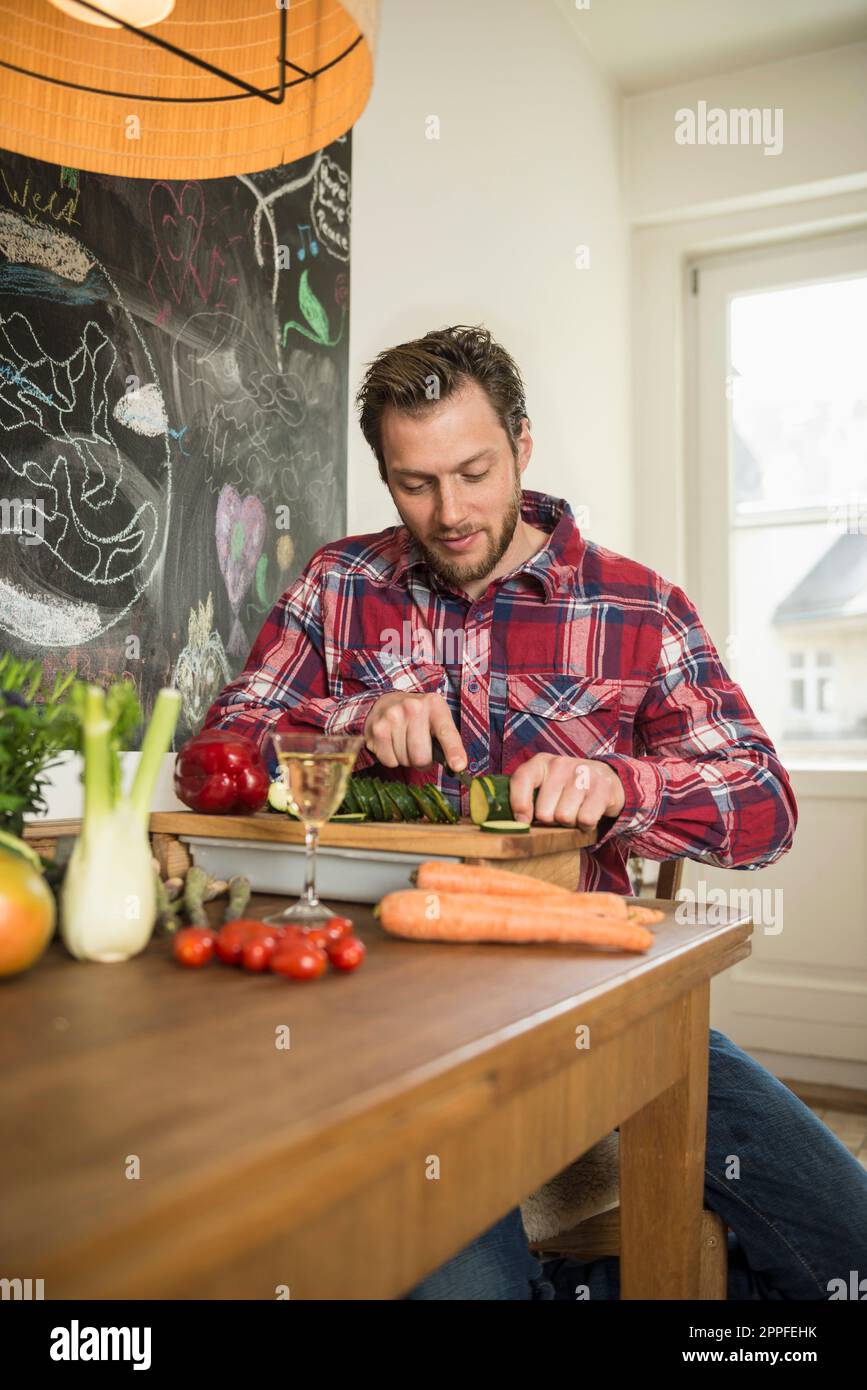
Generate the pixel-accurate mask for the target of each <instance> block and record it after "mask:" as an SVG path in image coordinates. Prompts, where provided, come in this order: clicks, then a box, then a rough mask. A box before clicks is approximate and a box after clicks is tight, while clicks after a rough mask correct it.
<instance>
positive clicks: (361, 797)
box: [355, 777, 379, 820]
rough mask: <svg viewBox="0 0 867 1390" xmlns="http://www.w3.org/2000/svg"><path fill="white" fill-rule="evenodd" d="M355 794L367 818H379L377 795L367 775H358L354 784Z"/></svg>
mask: <svg viewBox="0 0 867 1390" xmlns="http://www.w3.org/2000/svg"><path fill="white" fill-rule="evenodd" d="M355 796H356V799H357V801H358V804H359V805H360V807H361V809H362V811H365V812H366V813H367V818H368V820H378V819H379V797H378V796H377V795H376V792H375V791H374V790H373V787H372V786H371V784H370V778H369V777H360V778H359V779H358V781H357V782H356V784H355Z"/></svg>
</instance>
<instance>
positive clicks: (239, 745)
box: [175, 729, 271, 816]
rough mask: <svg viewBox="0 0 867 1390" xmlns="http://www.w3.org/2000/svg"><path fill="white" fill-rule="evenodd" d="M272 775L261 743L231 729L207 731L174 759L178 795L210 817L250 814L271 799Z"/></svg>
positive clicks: (199, 735) (185, 802) (184, 801)
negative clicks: (269, 792)
mask: <svg viewBox="0 0 867 1390" xmlns="http://www.w3.org/2000/svg"><path fill="white" fill-rule="evenodd" d="M270 781H271V779H270V776H269V774H268V768H267V767H266V765H265V760H264V758H263V756H262V753H261V751H260V749H259V746H258V744H256V743H254V741H253V740H252V739H251V738H248V737H247V736H246V735H245V734H234V733H231V732H230V731H229V730H228V729H204V730H203V731H202V732H201V733H200V734H196V735H195V736H194V737H193V738H191V739H188V740H187V742H186V743H185V744H184V746H183V748H182V749H181V750H180V752H179V753H178V756H177V758H176V759H175V792H176V794H177V796H178V797H179V799H180V800H181V801H183V803H184V805H185V806H189V807H191V808H192V810H194V811H201V812H203V813H204V814H207V815H218V816H219V815H232V814H235V815H248V814H250V813H251V812H253V811H258V810H260V809H261V808H262V807H263V806H264V805H265V802H266V801H267V799H268V788H269V785H270Z"/></svg>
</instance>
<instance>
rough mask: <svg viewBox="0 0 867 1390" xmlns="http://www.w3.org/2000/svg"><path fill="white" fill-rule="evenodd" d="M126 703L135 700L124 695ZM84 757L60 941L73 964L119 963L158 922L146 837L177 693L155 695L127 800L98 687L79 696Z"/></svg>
mask: <svg viewBox="0 0 867 1390" xmlns="http://www.w3.org/2000/svg"><path fill="white" fill-rule="evenodd" d="M128 698H129V699H130V700H132V699H134V698H135V697H134V692H132V691H131V689H130V692H129V697H128ZM78 706H79V711H80V716H79V717H80V719H81V729H82V735H83V752H84V818H83V821H82V826H81V833H80V835H79V836H78V839H77V840H76V842H75V845H74V847H73V850H72V854H71V855H70V858H69V863H68V865H67V869H66V876H65V878H64V881H63V888H62V891H61V899H60V906H61V922H60V934H61V937H62V939H63V942H64V945H65V946H66V949H67V950H68V951H69V952H70V954H71V955H73V956H75V957H76V959H78V960H94V961H103V962H111V961H121V960H128V959H129V957H130V956H134V955H137V954H138V953H139V951H143V950H144V948H145V946H146V945H147V943H148V941H149V940H150V937H151V933H152V931H153V929H154V924H155V922H156V918H157V900H156V883H155V881H154V868H153V864H152V862H151V847H150V839H149V836H148V823H149V819H150V805H151V801H152V800H153V790H154V784H155V782H156V778H157V773H158V772H159V766H160V762H161V761H162V758H163V756H164V755H165V753H167V752H168V749H169V746H170V744H171V741H172V735H173V733H174V729H175V724H176V722H177V717H178V711H179V707H180V694H179V692H178V691H177V690H170V689H168V688H165V689H163V690H161V691H160V692H159V694H158V695H157V699H156V703H155V705H154V711H153V715H152V716H151V721H150V724H149V725H148V728H147V732H146V733H145V736H144V739H143V741H142V746H141V756H140V758H139V764H138V767H137V768H136V773H135V777H134V779H133V784H132V787H131V789H130V792H129V795H128V796H124V795H123V793H122V791H121V788H120V772H119V763H118V762H117V755H116V753H115V752H114V750H113V749H112V747H111V744H110V735H111V732H112V727H113V726H112V721H111V719H110V718H109V715H108V712H107V710H106V700H105V693H104V692H103V690H101V689H100V687H99V686H97V685H87V686H84V687H83V688H82V690H81V692H80V694H79V698H78Z"/></svg>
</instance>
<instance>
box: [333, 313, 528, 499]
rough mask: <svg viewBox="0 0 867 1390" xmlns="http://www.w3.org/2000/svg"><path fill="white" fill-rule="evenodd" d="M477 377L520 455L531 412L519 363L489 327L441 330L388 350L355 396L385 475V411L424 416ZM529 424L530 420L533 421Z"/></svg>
mask: <svg viewBox="0 0 867 1390" xmlns="http://www.w3.org/2000/svg"><path fill="white" fill-rule="evenodd" d="M468 381H477V382H478V384H479V386H481V388H482V390H483V391H484V393H485V395H486V396H487V398H488V400H489V401H490V403H491V406H492V407H493V410H494V413H495V414H496V416H497V419H498V420H499V421H500V424H501V425H502V426H503V429H504V430H505V431H506V434H507V436H508V439H509V445H510V447H511V450H512V454H513V455H514V456H515V457H517V451H516V449H515V441H516V440H517V438H518V436H519V435H520V433H521V420H522V419H523V417H524V416H525V415H526V414H527V408H526V404H525V401H524V383H523V381H522V380H521V373H520V372H519V370H518V368H517V366H516V364H515V362H514V361H513V360H512V358H511V357H510V356H509V354H508V353H507V352H506V350H505V348H503V347H500V344H499V343H496V342H494V339H493V338H492V337H491V335H490V333H489V332H488V330H487V328H483V327H481V325H479V326H477V327H466V326H464V325H458V326H456V327H453V328H440V329H436V330H435V331H434V332H432V333H426V334H425V335H424V337H423V338H416V339H415V340H414V341H413V342H410V343H399V344H398V346H397V347H392V348H387V349H386V350H385V352H381V353H380V354H379V356H378V357H376V358H374V360H373V362H371V363H370V364H369V365H368V368H367V372H366V374H365V377H364V380H363V382H362V383H361V387H360V388H359V391H358V395H357V396H356V398H355V403H356V406H357V407H358V410H359V423H360V425H361V431H362V433H363V435H364V437H365V439H366V440H367V442H368V444H369V445H370V447H371V449H372V450H373V452H374V454H375V455H376V461H377V463H378V464H379V475H380V477H381V478H382V481H383V482H387V481H388V475H387V472H386V467H385V458H384V456H383V452H382V428H381V422H382V412H383V410H384V409H385V407H386V406H388V405H392V406H394V407H395V409H396V410H402V411H405V412H406V413H407V414H408V415H421V414H423V413H424V411H425V410H429V409H431V408H432V407H433V406H435V405H436V404H437V402H438V401H440V400H444V399H445V398H446V397H447V396H451V395H452V394H454V393H455V392H458V391H460V390H461V388H462V387H463V386H465V385H466V383H467V382H468ZM528 423H529V421H528Z"/></svg>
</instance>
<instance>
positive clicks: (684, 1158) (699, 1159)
mask: <svg viewBox="0 0 867 1390" xmlns="http://www.w3.org/2000/svg"><path fill="white" fill-rule="evenodd" d="M709 1031H710V981H709V980H706V981H705V982H704V983H703V984H701V985H699V986H697V987H696V988H695V989H694V990H691V991H690V992H689V993H688V994H685V995H683V996H682V998H681V999H679V1000H678V1001H677V1003H676V1004H674V1005H672V1006H671V1008H670V1010H668V1011H667V1016H663V1017H661V1018H660V1035H659V1046H660V1047H665V1048H668V1047H675V1048H677V1050H678V1055H679V1057H681V1058H682V1062H683V1072H682V1075H681V1077H680V1079H679V1080H678V1081H677V1082H675V1084H674V1085H673V1086H669V1087H668V1089H667V1090H665V1091H662V1092H661V1093H660V1094H659V1095H658V1096H657V1097H656V1098H655V1099H654V1100H652V1101H650V1102H649V1104H647V1105H645V1106H644V1107H643V1108H642V1109H641V1110H639V1111H637V1112H636V1113H635V1114H634V1115H633V1116H632V1117H631V1118H630V1119H629V1120H625V1121H624V1122H623V1123H622V1124H621V1126H620V1223H621V1224H620V1229H621V1245H620V1296H621V1298H623V1299H627V1298H629V1299H641V1298H644V1299H685V1298H698V1297H699V1271H700V1253H701V1213H702V1207H703V1200H704V1162H705V1145H706V1141H707V1085H708V1050H709V1041H710V1040H709Z"/></svg>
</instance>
